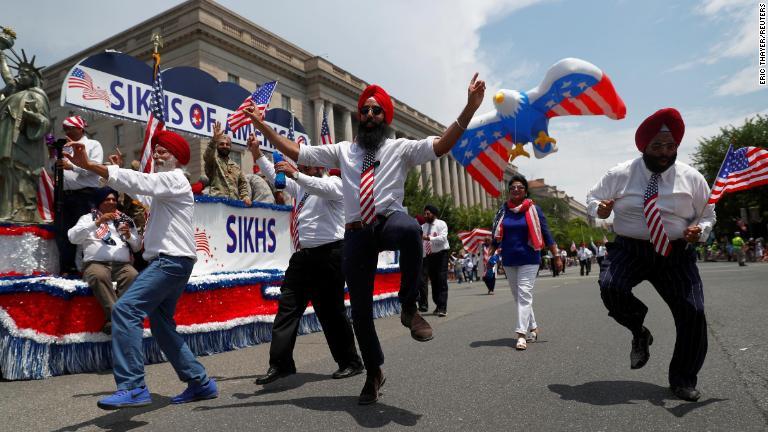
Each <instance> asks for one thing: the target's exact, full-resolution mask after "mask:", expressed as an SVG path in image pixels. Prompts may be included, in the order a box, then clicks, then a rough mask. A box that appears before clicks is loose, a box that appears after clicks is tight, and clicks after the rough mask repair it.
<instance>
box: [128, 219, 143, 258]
mask: <svg viewBox="0 0 768 432" xmlns="http://www.w3.org/2000/svg"><path fill="white" fill-rule="evenodd" d="M130 229H131V238H129V239H128V246H130V247H131V250H132V251H134V252H138V251H140V250H141V243H142V238H141V235H139V232H138V231H137V230H136V225H135V224H134V226H132V227H131V228H130Z"/></svg>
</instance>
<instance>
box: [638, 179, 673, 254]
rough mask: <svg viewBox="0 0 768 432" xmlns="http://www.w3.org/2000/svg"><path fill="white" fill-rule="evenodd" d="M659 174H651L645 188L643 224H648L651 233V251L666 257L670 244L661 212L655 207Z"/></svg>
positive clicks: (670, 249)
mask: <svg viewBox="0 0 768 432" xmlns="http://www.w3.org/2000/svg"><path fill="white" fill-rule="evenodd" d="M660 178H661V174H660V173H653V174H652V175H651V179H650V181H648V187H646V188H645V196H644V197H643V198H644V204H643V215H645V222H646V223H647V224H648V230H649V231H650V233H651V237H650V240H651V243H653V249H654V250H655V251H656V253H658V254H659V255H662V256H668V255H669V253H670V252H671V251H672V244H671V243H670V242H669V237H668V236H667V232H666V231H665V230H664V224H663V223H662V221H661V211H659V207H657V206H656V202H657V201H658V199H659V179H660Z"/></svg>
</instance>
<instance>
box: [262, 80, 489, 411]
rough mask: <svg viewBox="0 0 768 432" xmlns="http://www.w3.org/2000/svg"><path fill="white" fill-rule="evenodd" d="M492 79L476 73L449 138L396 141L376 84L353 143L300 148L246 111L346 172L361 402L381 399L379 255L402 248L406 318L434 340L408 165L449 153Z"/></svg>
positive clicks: (310, 156)
mask: <svg viewBox="0 0 768 432" xmlns="http://www.w3.org/2000/svg"><path fill="white" fill-rule="evenodd" d="M484 95H485V82H484V81H482V80H478V79H477V74H475V75H474V77H472V81H471V82H470V84H469V88H468V90H467V104H466V106H465V107H464V109H463V110H462V112H461V114H460V115H459V117H458V118H457V119H456V121H455V122H453V123H452V124H451V125H450V126H449V127H448V129H447V130H446V131H445V133H444V134H443V136H442V137H428V138H426V139H423V140H409V139H404V138H398V139H391V138H388V137H389V136H391V128H390V124H391V123H392V119H393V117H394V106H393V104H392V99H391V98H390V97H389V95H388V94H387V92H386V91H384V89H382V88H381V87H379V86H377V85H375V84H374V85H369V86H368V87H366V88H365V90H363V92H362V94H361V95H360V98H359V99H358V102H357V107H358V110H359V113H358V117H359V120H360V123H359V125H358V130H357V137H356V139H355V141H354V142H347V141H344V142H340V143H336V144H328V145H323V146H299V144H297V143H295V142H293V141H290V140H288V139H287V138H285V137H283V136H280V135H278V134H277V133H276V132H275V131H274V130H273V129H272V128H271V127H269V126H267V125H266V124H265V123H264V121H263V118H262V116H263V115H261V114H257V113H256V112H255V110H253V109H250V110H248V111H247V114H248V115H249V117H250V118H251V120H252V121H253V124H254V126H255V127H256V128H257V129H258V130H259V131H261V133H263V134H264V135H265V137H266V138H267V139H268V140H269V141H270V142H271V143H273V144H274V145H275V147H277V149H278V150H279V151H281V152H283V153H284V154H285V155H286V156H287V157H290V158H291V159H293V160H295V161H297V162H298V163H299V164H301V165H306V166H320V167H325V168H329V169H333V168H338V169H340V170H341V178H342V181H343V185H342V192H343V195H344V214H345V221H346V223H345V226H344V228H345V234H344V253H343V255H344V261H343V270H344V274H345V278H346V282H347V286H348V287H349V295H350V302H351V305H352V320H353V326H354V329H355V336H356V337H357V342H358V345H359V346H360V351H361V353H362V356H363V363H364V364H365V368H366V370H367V378H366V381H365V385H364V386H363V390H362V392H361V393H360V398H359V399H358V403H360V404H361V405H367V404H371V403H374V402H376V401H377V400H378V398H379V388H380V387H381V386H382V385H383V384H384V381H385V379H384V374H383V372H382V370H381V366H382V364H383V363H384V354H383V352H382V350H381V344H380V343H379V338H378V336H377V334H376V328H375V327H374V324H373V285H374V278H375V277H376V263H377V259H378V253H379V252H380V251H384V250H399V251H400V270H401V283H400V292H399V295H398V297H399V300H400V303H401V305H402V310H401V314H400V322H401V323H402V324H403V325H404V326H405V327H408V328H409V329H410V331H411V336H412V337H413V338H414V339H416V340H418V341H422V342H423V341H428V340H430V339H432V328H431V327H430V325H429V324H428V323H427V322H426V321H425V320H424V318H422V317H421V316H420V315H419V313H418V311H417V310H416V298H417V296H418V291H419V281H420V276H421V267H422V253H423V251H422V248H423V245H422V234H421V227H420V226H419V224H418V222H416V220H415V219H414V218H412V217H410V216H409V215H408V214H407V212H406V211H405V208H404V207H403V196H404V195H405V191H404V186H405V179H406V176H407V175H408V171H409V170H410V169H412V168H413V167H416V166H418V165H421V164H423V163H426V162H429V161H432V160H435V159H437V158H438V157H440V156H442V155H444V154H445V153H448V152H449V151H450V150H451V148H452V147H453V146H454V145H455V144H456V142H457V141H458V139H459V137H460V136H461V134H462V133H463V132H464V130H465V129H466V127H467V125H468V124H469V121H470V120H471V119H472V116H473V115H474V113H475V111H477V108H478V107H479V106H480V104H481V103H482V101H483V96H484Z"/></svg>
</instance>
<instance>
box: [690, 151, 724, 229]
mask: <svg viewBox="0 0 768 432" xmlns="http://www.w3.org/2000/svg"><path fill="white" fill-rule="evenodd" d="M732 151H733V143H730V144H728V150H727V151H726V152H725V157H724V158H723V161H722V162H720V168H718V169H717V172H716V173H715V179H714V180H712V186H710V188H709V197H707V202H706V203H705V204H704V206H703V207H702V208H701V211H700V212H699V216H698V217H697V218H696V223H694V225H698V224H699V222H700V221H701V217H702V216H704V211H705V210H706V209H707V206H708V205H709V199H710V198H712V190H713V189H714V188H715V184H716V183H717V178H718V175H720V171H722V170H723V166H724V165H725V161H726V160H728V155H729V154H731V152H732ZM712 205H714V204H712Z"/></svg>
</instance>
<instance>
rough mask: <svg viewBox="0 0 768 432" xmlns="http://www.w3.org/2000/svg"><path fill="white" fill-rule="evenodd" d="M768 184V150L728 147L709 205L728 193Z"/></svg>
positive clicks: (713, 186)
mask: <svg viewBox="0 0 768 432" xmlns="http://www.w3.org/2000/svg"><path fill="white" fill-rule="evenodd" d="M764 184H768V150H766V149H764V148H760V147H742V148H740V149H737V150H734V149H733V144H731V145H730V146H729V147H728V152H726V154H725V159H724V160H723V164H722V166H721V167H720V171H719V172H718V173H717V179H715V183H714V184H713V185H712V192H711V193H710V195H709V201H707V204H714V203H716V202H718V201H719V200H720V198H722V197H723V195H725V193H726V192H736V191H740V190H746V189H751V188H753V187H757V186H760V185H764Z"/></svg>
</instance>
